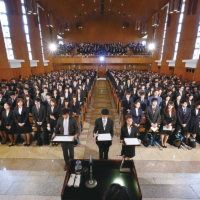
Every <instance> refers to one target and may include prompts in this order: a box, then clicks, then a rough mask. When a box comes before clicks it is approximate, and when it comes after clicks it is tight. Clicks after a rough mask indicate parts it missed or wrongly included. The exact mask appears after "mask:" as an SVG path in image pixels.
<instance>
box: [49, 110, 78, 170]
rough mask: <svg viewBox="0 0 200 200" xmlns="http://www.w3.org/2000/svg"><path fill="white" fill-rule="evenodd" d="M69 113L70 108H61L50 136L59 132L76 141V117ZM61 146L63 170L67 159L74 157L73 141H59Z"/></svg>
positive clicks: (67, 161)
mask: <svg viewBox="0 0 200 200" xmlns="http://www.w3.org/2000/svg"><path fill="white" fill-rule="evenodd" d="M69 113H70V110H69V109H68V108H63V109H62V111H61V117H60V118H59V119H58V121H57V124H56V127H55V129H54V133H53V135H52V138H54V137H55V136H56V134H58V133H59V132H60V134H61V135H65V136H67V135H69V136H73V139H74V140H75V141H76V139H77V137H78V132H79V128H78V125H77V121H76V118H75V117H72V116H70V115H69ZM59 130H60V131H59ZM61 146H62V150H63V156H64V160H65V164H66V165H65V167H64V170H66V169H67V165H68V163H69V160H70V159H74V141H72V142H63V143H61ZM68 151H69V152H68Z"/></svg>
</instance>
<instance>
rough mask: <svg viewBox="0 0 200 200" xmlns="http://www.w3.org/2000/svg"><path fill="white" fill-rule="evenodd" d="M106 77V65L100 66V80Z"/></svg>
mask: <svg viewBox="0 0 200 200" xmlns="http://www.w3.org/2000/svg"><path fill="white" fill-rule="evenodd" d="M105 77H106V65H99V66H98V78H105Z"/></svg>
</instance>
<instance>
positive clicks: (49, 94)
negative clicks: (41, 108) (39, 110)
mask: <svg viewBox="0 0 200 200" xmlns="http://www.w3.org/2000/svg"><path fill="white" fill-rule="evenodd" d="M50 101H51V93H50V92H47V93H46V100H45V101H44V102H43V104H44V105H45V107H46V110H47V109H48V107H49V106H50Z"/></svg>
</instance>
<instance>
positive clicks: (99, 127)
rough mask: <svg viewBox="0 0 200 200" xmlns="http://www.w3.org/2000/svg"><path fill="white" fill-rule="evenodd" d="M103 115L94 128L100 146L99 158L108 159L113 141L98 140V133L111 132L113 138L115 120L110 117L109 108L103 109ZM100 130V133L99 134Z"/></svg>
mask: <svg viewBox="0 0 200 200" xmlns="http://www.w3.org/2000/svg"><path fill="white" fill-rule="evenodd" d="M101 115H102V117H100V118H98V119H96V121H95V127H94V130H93V134H94V137H95V139H96V144H97V145H98V147H99V159H108V151H109V147H110V146H111V145H112V141H98V134H105V133H110V134H111V137H112V138H113V124H114V123H113V120H112V119H110V118H108V115H109V110H108V109H102V111H101ZM97 131H98V134H97Z"/></svg>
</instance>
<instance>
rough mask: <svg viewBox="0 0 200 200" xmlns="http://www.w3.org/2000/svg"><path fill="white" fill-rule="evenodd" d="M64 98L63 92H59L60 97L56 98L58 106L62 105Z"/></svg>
mask: <svg viewBox="0 0 200 200" xmlns="http://www.w3.org/2000/svg"><path fill="white" fill-rule="evenodd" d="M64 99H65V95H64V94H61V95H60V99H58V107H59V108H60V109H61V107H62V105H63V102H64Z"/></svg>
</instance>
